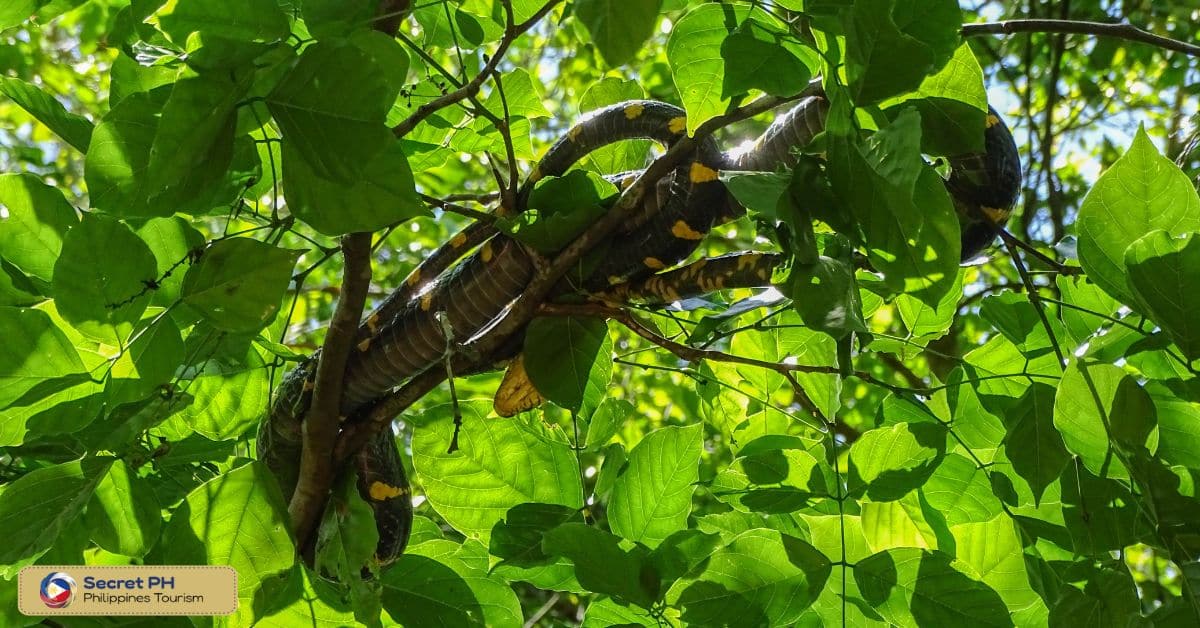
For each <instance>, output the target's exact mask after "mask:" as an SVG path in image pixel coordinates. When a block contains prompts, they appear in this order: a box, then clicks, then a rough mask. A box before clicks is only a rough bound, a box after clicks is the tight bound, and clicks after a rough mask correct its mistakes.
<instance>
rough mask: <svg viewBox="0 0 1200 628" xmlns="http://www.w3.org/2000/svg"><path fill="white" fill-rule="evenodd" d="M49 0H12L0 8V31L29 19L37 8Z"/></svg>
mask: <svg viewBox="0 0 1200 628" xmlns="http://www.w3.org/2000/svg"><path fill="white" fill-rule="evenodd" d="M48 1H49V0H12V1H11V2H5V3H4V6H0V31H2V30H4V29H6V28H11V27H13V26H16V25H17V24H20V23H22V22H24V21H25V20H27V19H29V16H31V15H33V14H34V13H36V12H37V10H38V7H41V6H42V5H43V4H46V3H47V2H48Z"/></svg>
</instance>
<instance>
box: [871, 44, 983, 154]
mask: <svg viewBox="0 0 1200 628" xmlns="http://www.w3.org/2000/svg"><path fill="white" fill-rule="evenodd" d="M905 104H907V105H912V106H914V107H916V108H917V111H918V112H920V114H921V149H922V150H923V151H924V152H926V153H930V154H933V155H962V154H965V153H974V152H980V151H982V150H983V134H984V129H985V125H984V123H985V121H986V118H987V112H988V102H987V92H986V91H985V90H984V88H983V69H982V68H980V67H979V61H978V60H976V59H975V55H974V54H973V53H972V52H971V47H970V46H968V45H967V44H965V43H964V44H962V45H961V46H959V47H958V50H956V51H955V52H954V57H953V58H951V59H950V62H949V63H947V64H946V67H944V68H942V69H941V70H939V71H938V72H937V73H936V74H933V75H930V76H928V77H926V78H925V80H924V81H922V82H921V85H920V86H918V87H917V89H916V91H914V92H912V93H911V94H906V95H902V96H899V97H897V98H895V99H893V100H889V101H887V102H885V103H883V105H884V106H885V107H886V109H885V111H886V112H888V113H898V112H900V111H903V109H904V107H903V105H905Z"/></svg>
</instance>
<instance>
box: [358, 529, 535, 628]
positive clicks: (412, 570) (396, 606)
mask: <svg viewBox="0 0 1200 628" xmlns="http://www.w3.org/2000/svg"><path fill="white" fill-rule="evenodd" d="M454 545H455V544H453V543H451V542H450V541H426V542H425V543H422V544H420V545H417V546H415V547H410V548H409V550H408V552H407V553H406V554H405V555H404V556H403V557H401V558H400V560H399V561H397V562H396V564H395V565H394V566H393V567H392V569H389V570H388V571H387V573H386V574H384V576H383V595H382V602H383V607H384V609H386V610H387V612H388V614H389V615H391V616H392V619H394V620H396V621H397V622H399V624H400V625H402V626H426V625H434V626H481V627H482V626H519V625H520V624H521V603H520V602H519V601H518V600H517V596H516V594H515V593H513V590H512V588H511V587H510V586H509V585H508V583H506V582H504V581H503V580H500V579H499V578H497V577H495V576H489V575H488V573H487V572H486V571H485V570H484V569H482V568H477V567H473V566H471V565H470V564H468V563H467V562H465V561H464V560H462V559H461V558H458V557H457V556H454V555H447V554H446V553H444V552H445V550H446V549H450V546H454ZM427 550H431V553H434V554H435V555H433V556H427V555H422V554H423V553H424V552H425V551H427Z"/></svg>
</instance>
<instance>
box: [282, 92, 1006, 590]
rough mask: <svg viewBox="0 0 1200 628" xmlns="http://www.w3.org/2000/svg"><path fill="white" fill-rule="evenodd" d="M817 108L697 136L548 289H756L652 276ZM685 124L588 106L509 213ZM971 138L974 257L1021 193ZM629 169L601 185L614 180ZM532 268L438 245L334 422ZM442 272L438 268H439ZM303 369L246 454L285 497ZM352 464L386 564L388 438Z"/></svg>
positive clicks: (996, 145)
mask: <svg viewBox="0 0 1200 628" xmlns="http://www.w3.org/2000/svg"><path fill="white" fill-rule="evenodd" d="M827 111H828V101H827V100H826V99H825V98H824V97H823V95H822V94H820V93H816V94H814V95H811V96H808V97H806V98H804V99H802V100H801V101H799V102H798V103H797V104H796V105H794V106H793V107H792V108H791V109H790V110H788V111H787V112H785V113H783V114H782V115H779V116H777V118H776V120H775V121H774V122H773V123H772V124H771V125H770V126H769V127H768V128H767V129H766V131H764V132H763V134H762V135H761V136H760V137H759V138H758V139H757V140H756V141H755V142H754V144H753V146H752V148H751V149H749V150H746V151H743V152H741V153H740V154H735V153H732V152H724V153H722V152H721V151H720V150H719V149H718V148H717V145H716V143H715V141H714V140H713V139H711V138H708V139H706V140H704V141H703V142H701V143H700V145H699V147H698V148H697V149H696V150H695V152H694V154H692V155H691V156H690V158H689V159H686V160H685V161H684V164H683V165H681V166H679V167H677V168H676V169H675V171H674V172H673V173H672V174H671V175H670V176H669V177H667V178H664V179H663V180H662V181H659V182H658V183H657V186H656V190H655V192H656V193H650V194H646V196H645V198H644V199H643V201H642V203H643V207H642V211H640V212H636V215H635V217H634V218H633V219H631V220H629V221H628V222H627V223H626V224H625V225H623V226H622V228H621V229H620V230H619V231H618V232H617V233H614V234H613V235H611V236H610V238H609V241H608V242H606V243H605V245H606V246H607V249H606V251H605V254H604V255H603V256H602V257H600V258H599V259H598V260H595V261H594V263H593V265H592V266H591V268H590V271H589V272H588V273H587V274H586V276H584V277H582V280H581V281H566V280H564V281H561V282H560V286H559V288H558V290H557V294H560V295H561V294H564V293H570V292H584V293H589V294H604V295H605V298H611V299H617V298H620V299H625V298H651V299H657V300H663V299H664V298H666V297H670V296H674V297H678V296H681V293H693V294H694V293H702V292H707V291H711V290H712V289H717V288H719V287H720V285H721V281H720V279H729V280H730V282H731V284H733V280H735V279H737V278H738V277H739V274H742V275H746V276H747V277H746V278H750V276H751V275H754V276H755V278H757V279H758V280H763V282H764V283H765V280H766V279H769V276H770V275H769V273H770V270H769V269H770V267H771V266H772V265H774V264H775V263H778V261H779V260H780V259H781V256H780V255H777V254H770V253H750V254H741V255H737V254H735V255H732V256H726V257H724V258H716V259H714V260H710V261H709V264H708V267H707V268H706V273H705V274H704V275H703V276H701V275H700V274H699V273H698V272H696V271H695V270H694V269H689V268H684V269H679V270H674V271H668V272H666V273H662V274H656V273H657V272H658V271H659V270H662V269H665V268H669V267H671V266H674V265H676V264H678V263H679V262H681V261H682V260H683V259H685V258H686V257H687V256H688V255H690V254H691V253H692V252H693V251H694V250H695V249H696V247H697V246H698V245H699V243H700V241H701V240H702V239H703V238H704V237H705V236H706V235H707V233H708V232H709V231H710V230H711V229H712V227H713V225H714V224H716V223H719V222H721V221H724V220H728V219H730V218H733V217H736V216H738V215H740V213H741V212H742V211H743V210H741V208H740V207H739V206H738V205H737V203H736V202H735V201H733V200H732V198H731V197H730V196H729V195H728V194H727V192H726V191H725V189H724V186H723V184H722V183H721V182H720V181H719V180H718V173H719V172H720V171H723V170H725V171H729V170H751V171H773V170H777V169H779V168H781V167H786V166H791V165H794V163H795V161H796V154H795V149H796V148H799V147H803V146H805V145H806V144H808V143H809V142H810V141H811V140H812V138H813V137H815V136H816V135H817V134H818V133H820V132H821V131H822V130H823V128H824V119H825V115H826V113H827ZM686 126H687V125H686V118H685V117H684V111H683V110H682V109H680V108H678V107H676V106H674V105H669V104H666V103H662V102H656V101H644V100H643V101H628V102H624V103H619V104H615V105H611V106H608V107H605V108H602V109H599V110H596V111H594V112H592V113H591V114H589V115H587V116H585V117H584V118H582V119H581V120H579V121H578V122H577V123H576V124H574V125H573V126H572V127H571V128H570V129H569V130H568V131H567V133H566V134H565V135H564V136H563V137H561V138H560V139H559V140H558V141H557V142H556V143H555V144H554V145H553V146H552V147H551V148H550V149H549V150H548V151H547V153H546V155H545V156H544V157H543V158H542V160H541V161H540V162H539V163H538V165H537V166H536V167H535V169H534V170H533V172H532V173H531V174H530V176H529V178H528V179H527V181H526V182H525V184H524V185H523V186H522V189H521V190H520V192H519V193H518V197H517V198H518V199H519V202H518V206H519V207H520V206H522V204H523V201H524V200H525V199H527V198H528V196H529V192H530V190H532V189H533V186H534V184H535V183H537V182H538V181H539V180H542V179H543V178H545V177H549V176H559V175H562V174H564V173H565V172H566V171H567V170H568V168H570V167H571V166H572V165H574V164H575V163H576V162H578V161H579V160H580V159H581V158H583V157H584V156H585V155H587V154H588V153H590V152H592V151H593V150H595V149H597V148H599V147H601V146H604V145H607V144H612V143H614V142H618V141H622V140H629V139H651V140H655V141H657V142H658V143H660V144H662V145H664V146H670V145H672V144H673V143H674V142H675V141H676V140H678V139H679V138H680V137H682V136H683V134H684V132H685V130H686ZM984 140H985V142H984V145H985V148H984V151H983V152H982V153H972V154H966V155H960V156H954V157H950V158H949V159H948V161H949V164H950V168H951V174H950V177H949V178H948V179H947V180H946V182H945V185H946V188H947V190H948V191H949V192H950V194H951V196H952V198H953V200H954V203H955V205H956V208H957V209H958V212H959V216H960V222H961V223H962V247H963V257H964V258H967V257H971V256H973V255H975V254H977V253H978V252H979V251H981V250H982V249H983V248H985V247H986V246H987V245H989V244H990V243H991V241H992V240H993V238H994V233H995V227H994V226H993V225H990V224H986V223H984V222H983V221H981V220H979V219H978V216H979V215H981V214H982V215H984V216H987V217H988V218H989V219H991V220H992V221H994V222H995V223H996V224H1003V223H1004V221H1005V220H1006V219H1007V217H1008V214H1009V213H1010V212H1011V209H1012V207H1013V205H1014V204H1015V202H1016V197H1017V194H1018V192H1019V188H1020V177H1021V175H1020V173H1021V168H1020V161H1019V157H1018V154H1017V149H1016V145H1015V142H1014V141H1013V138H1012V135H1011V133H1010V132H1009V130H1008V128H1007V126H1005V124H1004V122H1003V121H1002V120H1001V119H1000V117H999V116H998V115H997V114H996V112H995V111H994V110H990V109H989V113H988V116H987V126H986V131H985V137H984ZM636 174H637V173H626V174H624V175H611V176H609V177H608V178H609V180H610V181H613V182H615V183H617V184H618V185H619V186H625V185H628V184H629V183H630V182H631V181H632V179H633V178H634V177H635V176H636ZM459 260H461V261H459ZM456 261H457V263H456V264H454V262H456ZM534 263H535V261H534V259H533V257H532V256H531V254H530V253H529V251H528V249H526V247H525V246H523V245H522V244H521V243H520V242H518V241H517V240H515V239H513V238H511V237H508V236H507V235H505V234H497V233H495V232H494V231H493V230H491V229H489V228H487V227H485V226H484V225H482V224H481V223H477V224H476V225H474V226H473V227H468V228H467V229H466V230H464V231H463V232H461V233H459V234H458V235H456V236H455V237H454V238H452V239H451V240H450V241H449V242H447V243H446V244H445V245H443V246H442V247H441V248H439V249H438V250H437V251H436V252H434V253H433V254H432V255H431V256H430V258H429V259H427V260H426V262H424V263H422V264H421V265H420V266H418V268H417V269H416V270H414V271H413V273H412V274H410V275H409V277H408V278H407V279H406V281H405V284H404V285H403V286H401V288H400V289H398V290H396V291H395V292H394V293H393V294H392V295H391V296H390V297H389V298H388V299H387V300H386V301H385V302H384V303H383V304H381V306H380V307H379V308H378V309H377V310H376V311H375V313H373V314H372V315H370V316H369V317H367V318H366V320H365V321H364V322H363V323H362V325H361V326H360V328H359V330H358V336H357V339H356V341H357V349H356V350H355V351H354V352H353V354H352V355H351V358H350V360H349V363H348V364H347V367H346V372H345V378H344V392H343V398H342V402H341V414H342V416H350V415H351V414H353V413H354V412H355V411H356V410H359V409H361V408H362V407H364V406H365V405H367V404H369V403H370V402H372V401H373V400H375V399H377V398H379V397H380V396H381V395H383V394H385V393H387V392H388V391H389V390H391V389H392V388H393V387H395V386H398V385H400V384H401V383H403V382H404V381H405V380H407V379H409V378H411V377H413V376H414V375H416V374H418V373H420V372H421V371H423V370H425V369H427V368H429V367H431V366H432V365H435V364H438V363H440V361H441V360H442V359H443V357H444V355H445V351H446V349H447V344H448V342H447V338H446V335H445V332H446V331H449V332H450V334H451V335H452V336H453V338H454V339H458V340H463V339H467V338H470V337H472V336H474V335H475V334H477V333H479V332H480V331H481V330H483V329H485V328H486V327H487V326H488V325H489V324H490V323H492V322H493V321H494V320H495V319H496V318H497V317H499V316H501V315H502V314H503V312H504V311H505V308H506V307H507V306H508V305H509V304H510V303H511V302H512V301H513V300H514V299H515V298H516V297H517V296H518V295H520V294H521V292H522V290H523V289H524V288H525V286H526V285H527V284H528V283H529V282H530V280H531V279H532V278H533V276H534V272H535V267H534ZM451 264H453V265H452V266H451ZM442 268H448V270H445V272H441V270H440V269H442ZM427 269H435V270H434V271H429V270H427ZM713 277H716V278H717V281H716V282H714V280H713ZM683 296H686V295H683ZM438 313H443V314H442V315H441V316H439V315H438ZM315 365H316V355H315V354H314V355H313V356H311V357H310V358H309V359H308V360H307V361H305V362H303V363H301V365H300V366H298V367H297V368H295V369H293V370H292V371H291V372H290V373H289V374H288V375H287V376H286V377H285V378H284V381H283V382H282V384H281V386H280V388H279V391H278V393H277V394H276V397H275V399H274V402H273V404H272V406H271V409H270V411H269V414H268V416H267V418H266V419H265V420H264V421H263V422H262V424H261V426H260V431H259V457H260V458H261V459H262V460H264V461H265V462H266V463H267V465H268V466H269V468H270V469H271V470H272V472H273V473H274V474H275V476H276V477H277V478H278V480H279V483H280V486H281V488H282V489H283V491H284V495H285V496H289V497H290V495H291V493H292V492H293V490H294V488H295V486H296V482H297V472H298V468H299V458H300V450H301V438H302V429H301V426H302V421H303V418H304V413H305V412H306V411H307V408H308V406H309V404H310V402H311V390H312V377H313V374H314V372H315ZM506 380H507V378H506ZM502 387H503V384H502ZM355 466H356V469H357V471H358V479H359V486H358V488H359V491H360V493H361V494H362V496H363V498H364V499H366V500H367V501H368V503H370V504H371V506H372V508H373V509H374V511H375V516H376V526H377V528H378V530H379V536H380V539H379V544H378V546H377V549H376V555H375V558H376V560H377V561H378V563H379V565H380V566H383V565H387V564H388V563H390V562H392V561H394V560H395V559H397V558H398V557H399V556H400V555H401V554H402V552H403V551H404V547H405V545H406V543H407V540H408V535H409V530H410V527H411V521H412V505H411V499H410V495H409V489H408V481H407V478H406V477H405V474H404V467H403V464H402V463H401V460H400V455H399V452H398V451H397V449H396V445H395V441H394V436H393V434H391V433H390V431H387V430H384V431H383V433H381V434H379V435H378V436H377V437H376V438H374V439H373V440H372V441H371V443H370V444H369V445H368V446H367V447H365V448H364V449H363V450H362V451H361V452H360V453H359V454H357V456H356V458H355Z"/></svg>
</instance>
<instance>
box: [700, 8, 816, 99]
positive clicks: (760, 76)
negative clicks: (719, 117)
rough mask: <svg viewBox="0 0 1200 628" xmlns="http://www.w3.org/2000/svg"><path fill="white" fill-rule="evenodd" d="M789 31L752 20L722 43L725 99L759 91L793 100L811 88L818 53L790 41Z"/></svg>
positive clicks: (723, 94) (722, 90) (722, 94)
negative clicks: (792, 98)
mask: <svg viewBox="0 0 1200 628" xmlns="http://www.w3.org/2000/svg"><path fill="white" fill-rule="evenodd" d="M791 39H792V36H791V35H789V34H788V33H787V31H785V30H782V29H778V28H773V27H769V26H767V25H766V24H764V23H763V22H760V21H758V20H755V19H748V20H746V21H745V22H742V23H741V25H739V26H738V28H737V30H735V31H734V32H732V33H730V34H729V36H728V37H726V38H725V41H724V42H722V43H721V57H722V58H724V59H725V78H724V81H723V84H722V86H721V97H722V98H732V97H734V96H737V95H739V94H743V93H746V92H748V91H750V90H751V89H758V90H762V91H763V92H766V93H767V94H770V95H771V96H793V95H795V94H798V93H799V92H800V90H802V89H804V87H805V86H807V85H808V80H809V79H810V78H812V73H813V68H815V67H819V61H818V59H817V56H816V53H815V52H814V51H812V50H811V49H808V48H804V47H802V46H800V45H799V44H797V43H793V42H791V41H789V40H791Z"/></svg>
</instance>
